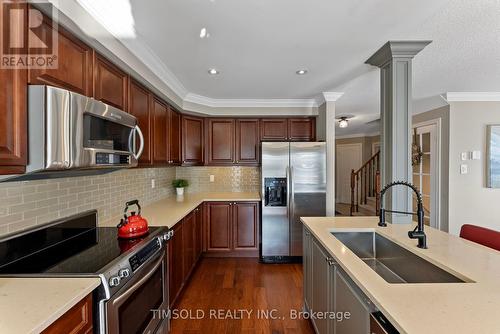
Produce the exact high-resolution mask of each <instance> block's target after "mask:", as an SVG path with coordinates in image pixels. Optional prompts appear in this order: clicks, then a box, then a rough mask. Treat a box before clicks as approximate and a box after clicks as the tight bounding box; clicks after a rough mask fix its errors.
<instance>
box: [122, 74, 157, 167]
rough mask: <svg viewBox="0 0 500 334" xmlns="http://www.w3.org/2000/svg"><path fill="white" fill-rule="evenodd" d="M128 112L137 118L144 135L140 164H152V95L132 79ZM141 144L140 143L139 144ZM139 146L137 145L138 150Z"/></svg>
mask: <svg viewBox="0 0 500 334" xmlns="http://www.w3.org/2000/svg"><path fill="white" fill-rule="evenodd" d="M128 95H129V103H128V112H129V113H130V114H132V115H134V116H135V117H136V118H137V122H138V125H139V128H140V129H141V131H142V134H143V135H144V151H142V155H141V157H140V158H139V164H141V165H151V164H152V163H153V158H152V147H151V146H152V145H151V144H152V140H151V133H152V131H151V108H150V102H151V97H150V94H149V91H148V90H147V89H146V88H144V87H143V86H142V85H140V84H139V83H137V82H136V81H134V80H131V81H130V87H129V94H128ZM137 146H139V144H137ZM137 149H138V147H136V150H137Z"/></svg>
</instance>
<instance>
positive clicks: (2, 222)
mask: <svg viewBox="0 0 500 334" xmlns="http://www.w3.org/2000/svg"><path fill="white" fill-rule="evenodd" d="M175 170H176V169H175V168H148V169H127V170H123V171H117V172H113V173H109V174H104V175H97V176H83V177H71V178H61V179H51V180H37V181H21V182H6V183H0V235H5V234H7V233H11V232H16V231H19V230H24V229H27V228H30V227H33V226H36V225H40V224H43V223H47V222H50V221H52V220H55V219H58V218H62V217H67V216H70V215H72V214H76V213H79V212H82V211H86V210H91V209H97V210H98V214H99V221H100V222H105V221H108V220H111V219H116V220H117V222H118V220H119V218H120V216H121V214H122V212H123V209H124V207H125V202H127V201H129V200H132V199H136V198H137V199H138V200H139V202H140V203H141V204H142V205H147V204H148V203H151V202H154V201H157V200H160V199H162V198H164V197H168V196H170V195H172V194H173V193H174V189H173V188H172V186H171V182H172V180H173V179H174V178H175ZM151 179H155V182H156V187H155V188H154V189H152V188H151Z"/></svg>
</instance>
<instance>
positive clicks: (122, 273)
mask: <svg viewBox="0 0 500 334" xmlns="http://www.w3.org/2000/svg"><path fill="white" fill-rule="evenodd" d="M118 276H120V278H126V277H129V276H130V270H128V269H122V270H120V271H119V272H118Z"/></svg>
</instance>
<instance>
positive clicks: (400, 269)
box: [331, 232, 470, 283]
mask: <svg viewBox="0 0 500 334" xmlns="http://www.w3.org/2000/svg"><path fill="white" fill-rule="evenodd" d="M331 234H332V235H333V236H334V237H335V238H337V239H338V240H339V241H340V242H342V243H343V244H344V245H345V246H346V247H347V248H349V249H350V250H351V251H352V252H353V253H354V254H356V255H357V256H358V257H359V258H360V259H361V260H363V262H365V263H366V264H367V265H368V266H369V267H370V268H371V269H373V270H374V271H375V272H376V273H377V274H378V275H379V276H381V277H382V278H383V279H384V280H386V281H387V282H389V283H468V282H470V281H466V280H464V279H461V278H459V277H457V276H455V275H452V274H451V273H449V272H447V271H445V270H443V269H441V268H439V267H438V266H436V265H434V264H432V263H430V262H429V261H427V260H424V259H423V258H421V257H420V256H418V255H416V254H414V253H412V252H410V251H408V250H407V249H405V248H403V247H401V246H399V245H397V244H396V243H394V242H392V241H390V240H389V239H387V238H385V237H383V236H381V235H380V234H377V233H375V232H331Z"/></svg>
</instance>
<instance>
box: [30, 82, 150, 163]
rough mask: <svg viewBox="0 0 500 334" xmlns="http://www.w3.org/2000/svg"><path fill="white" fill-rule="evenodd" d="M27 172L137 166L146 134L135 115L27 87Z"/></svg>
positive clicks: (63, 92)
mask: <svg viewBox="0 0 500 334" xmlns="http://www.w3.org/2000/svg"><path fill="white" fill-rule="evenodd" d="M28 117H29V136H28V138H29V140H28V142H29V143H28V144H29V157H28V166H27V167H26V171H27V173H33V172H48V171H64V170H72V169H80V170H81V169H95V168H101V169H102V168H124V167H134V166H137V160H138V159H139V157H140V155H141V154H142V150H143V148H144V137H143V135H142V133H141V130H140V128H139V127H138V126H137V119H136V118H135V117H134V116H132V115H130V114H128V113H126V112H124V111H122V110H119V109H117V108H114V107H112V106H110V105H107V104H105V103H102V102H100V101H97V100H94V99H93V98H90V97H87V96H83V95H80V94H77V93H74V92H70V91H68V90H64V89H60V88H56V87H51V86H44V85H34V86H30V87H29V95H28Z"/></svg>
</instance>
